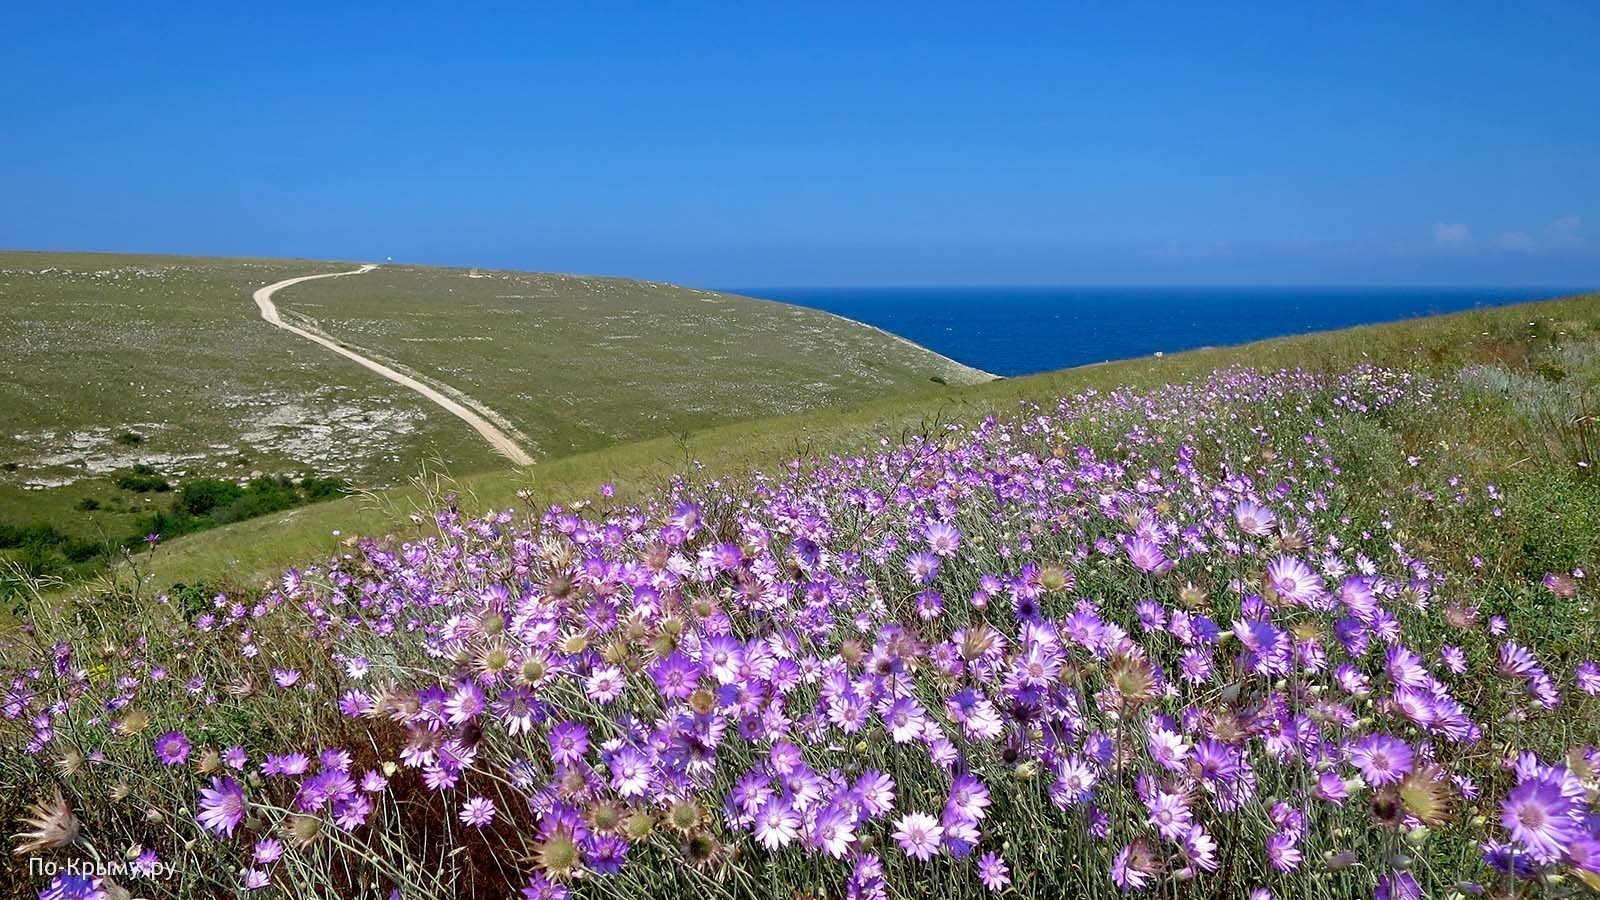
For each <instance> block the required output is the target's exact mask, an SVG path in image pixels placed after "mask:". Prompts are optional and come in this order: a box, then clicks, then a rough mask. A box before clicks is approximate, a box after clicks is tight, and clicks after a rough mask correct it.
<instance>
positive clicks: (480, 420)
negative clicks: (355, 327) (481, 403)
mask: <svg viewBox="0 0 1600 900" xmlns="http://www.w3.org/2000/svg"><path fill="white" fill-rule="evenodd" d="M376 268H377V266H375V265H371V264H368V265H364V266H362V267H361V268H359V269H351V270H350V271H348V272H328V273H325V274H322V275H301V276H300V277H298V278H285V279H284V280H283V281H280V282H278V283H276V284H269V285H267V286H266V287H264V288H261V289H260V290H258V291H256V292H255V294H254V295H253V296H254V298H255V301H256V306H257V307H259V308H260V310H261V318H262V319H263V320H265V321H266V322H268V323H269V324H271V325H274V326H276V327H278V328H282V329H283V330H284V331H288V332H291V333H293V334H296V335H299V336H300V337H303V338H305V339H306V340H308V341H311V342H312V343H314V344H321V345H322V346H324V347H327V348H328V349H329V350H332V351H333V352H335V353H337V354H339V355H340V356H343V357H344V358H346V359H348V360H351V361H352V362H355V363H357V364H358V365H361V366H362V367H364V368H366V369H368V370H370V371H373V372H376V373H378V374H379V375H382V376H383V377H384V378H387V379H389V380H390V381H392V382H394V383H395V384H398V385H402V386H404V387H407V388H410V389H411V390H413V391H416V392H417V393H419V394H421V395H422V396H424V397H426V398H428V399H429V400H430V401H432V402H433V403H435V404H436V405H438V406H439V407H441V408H442V409H444V411H445V412H448V413H450V414H451V415H452V416H455V417H456V418H458V419H460V420H461V421H463V422H466V423H467V424H468V425H471V426H472V430H473V431H476V432H477V433H478V434H480V435H482V436H483V439H484V440H486V441H488V442H489V446H491V447H493V448H494V450H495V452H496V453H499V454H500V455H501V456H504V457H505V458H506V459H509V460H511V461H512V462H513V463H516V464H517V465H519V466H528V465H532V464H533V457H531V456H529V455H528V452H527V451H526V450H524V449H522V448H521V447H520V446H518V445H517V442H516V441H513V440H512V439H511V438H510V436H509V435H507V434H506V433H505V432H504V431H501V430H500V429H499V428H496V427H495V425H494V423H492V422H490V421H489V420H488V419H485V418H484V417H483V416H481V415H478V413H476V412H474V411H473V410H471V409H469V408H467V407H466V406H464V405H462V404H461V403H458V402H456V401H455V400H452V399H451V398H449V397H446V396H445V395H444V394H441V393H439V392H438V391H436V390H434V389H433V388H431V387H429V386H428V385H426V384H423V383H422V382H420V381H418V380H416V379H415V378H412V377H411V376H409V375H406V374H405V373H403V372H396V371H395V370H394V369H391V368H389V367H388V366H386V365H384V364H383V363H380V362H378V361H376V360H373V359H368V358H367V357H365V356H362V355H361V354H359V353H357V352H355V351H354V350H351V349H350V348H349V347H346V346H344V345H342V344H340V343H339V342H337V341H334V340H332V339H330V338H327V337H324V336H323V335H320V334H317V333H316V332H312V331H307V330H306V329H304V328H301V327H299V326H297V325H290V324H289V323H288V322H285V321H284V320H283V317H281V316H279V315H278V307H277V305H276V304H274V303H273V302H272V295H273V294H275V293H277V292H278V291H281V290H283V289H284V288H286V287H291V286H293V285H296V284H299V283H300V282H302V281H315V280H316V279H318V278H342V277H344V276H345V275H362V274H365V273H367V272H371V271H372V270H373V269H376Z"/></svg>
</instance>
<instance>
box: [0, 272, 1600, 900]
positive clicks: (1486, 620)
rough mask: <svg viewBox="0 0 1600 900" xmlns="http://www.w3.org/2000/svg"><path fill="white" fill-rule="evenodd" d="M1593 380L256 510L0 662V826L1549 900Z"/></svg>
mask: <svg viewBox="0 0 1600 900" xmlns="http://www.w3.org/2000/svg"><path fill="white" fill-rule="evenodd" d="M1597 397H1600V298H1597V297H1595V296H1586V297H1575V298H1569V299H1566V300H1560V301H1554V302H1549V303H1541V304H1530V305H1526V306H1521V307H1510V308H1500V309H1493V310H1485V311H1478V312H1472V313H1464V314H1458V315H1452V316H1445V317H1438V318H1433V319H1426V320H1417V321H1411V322H1404V323H1398V324H1393V325H1382V326H1373V327H1367V328H1359V329H1351V330H1348V331H1342V332H1331V333H1325V334H1320V335H1311V336H1306V337H1297V338H1291V339H1284V340H1277V341H1268V342H1262V343H1259V344H1254V345H1250V346H1245V347H1237V348H1222V349H1215V350H1207V351H1200V352H1195V353H1189V354H1180V355H1177V356H1173V357H1167V358H1163V359H1159V360H1157V359H1146V360H1134V361H1128V362H1124V363H1117V364H1111V365H1104V366H1097V367H1090V368H1085V369H1078V370H1071V371H1065V372H1058V373H1052V374H1049V375H1044V376H1038V377H1035V378H1027V379H1017V380H1015V381H1005V382H998V383H992V384H983V385H977V386H972V387H966V388H958V389H952V390H949V391H944V392H940V393H934V394H924V395H918V396H914V397H898V398H888V399H884V400H875V401H870V402H867V403H864V404H859V405H856V406H853V407H849V408H843V409H829V410H822V411H813V412H808V413H801V414H796V415H791V416H784V417H777V418H769V419H760V420H754V421H748V422H739V423H733V424H728V425H721V426H716V427H712V428H706V429H702V430H700V431H697V432H694V433H693V434H691V435H689V436H688V437H686V438H682V439H679V440H665V439H655V440H653V441H644V442H638V443H633V444H627V445H623V446H620V447H613V448H608V449H605V450H599V451H592V452H588V453H580V454H574V455H571V456H566V457H561V458H557V459H552V460H550V461H548V462H546V463H543V464H541V465H538V466H534V467H531V468H530V469H528V470H526V471H523V472H518V473H510V474H508V473H491V474H486V475H481V476H472V477H464V478H461V479H459V480H458V483H457V484H456V485H455V487H456V488H457V489H459V490H461V491H462V492H463V494H462V496H460V497H454V498H451V497H446V496H444V489H447V488H448V487H449V485H448V484H437V483H436V484H435V485H434V487H435V490H433V491H432V492H425V491H422V490H420V489H409V490H399V491H389V492H384V493H382V494H380V495H373V496H369V497H367V498H364V499H358V498H351V499H346V500H341V501H337V502H333V503H328V504H322V505H314V506H308V507H305V508H302V509H299V510H296V511H294V512H291V513H288V514H286V515H283V516H267V517H261V518H257V519H255V520H252V521H249V522H245V523H241V524H239V525H235V526H230V527H227V528H221V529H216V530H214V531H211V532H208V533H205V534H200V535H195V536H192V537H188V538H184V539H181V540H178V541H175V542H173V543H172V544H171V545H170V546H166V545H163V546H160V547H158V548H157V549H156V550H155V551H154V552H152V553H150V554H142V555H140V556H138V557H137V558H136V560H135V561H134V566H133V569H132V571H129V572H124V573H122V574H123V575H124V576H129V575H136V576H137V577H136V578H135V577H122V578H120V579H119V581H118V582H117V583H116V584H114V585H108V586H106V587H105V589H95V590H80V591H77V592H74V593H72V594H70V595H61V596H55V597H50V598H46V602H37V603H34V604H32V606H31V608H29V609H25V610H23V613H24V615H26V616H27V617H28V618H29V619H30V627H28V628H13V629H9V630H5V629H0V680H4V682H5V683H6V684H7V685H8V689H7V692H6V693H5V694H4V695H3V696H0V738H3V739H0V780H4V781H5V783H6V784H8V785H14V786H15V789H14V790H12V791H8V792H7V793H6V794H5V795H4V796H0V815H4V816H7V817H12V818H18V819H21V820H22V825H21V829H22V830H21V832H20V833H19V835H18V837H17V840H18V841H20V842H22V843H23V844H24V848H25V849H27V850H29V851H30V852H34V853H37V854H41V855H44V856H47V857H49V858H70V856H71V854H92V855H95V857H96V858H117V857H116V856H114V854H116V855H121V856H122V857H125V858H131V859H136V860H141V861H142V866H143V868H142V869H135V868H132V867H130V868H129V870H128V872H127V873H125V874H124V873H122V872H120V871H119V872H118V873H116V875H114V876H113V877H114V879H115V880H116V881H118V882H119V883H121V882H124V881H132V882H135V883H134V884H133V885H132V889H135V890H139V889H143V888H146V887H152V888H155V889H156V890H157V892H158V893H162V894H167V895H171V896H178V897H207V896H216V895H218V894H223V895H226V894H230V893H235V892H238V891H240V890H242V889H247V888H264V887H266V886H268V885H272V886H275V888H276V890H278V891H281V892H283V893H285V894H287V895H290V896H341V897H345V896H348V897H375V898H376V897H386V896H391V895H392V894H393V893H394V892H399V893H400V894H402V895H404V896H408V897H410V896H415V897H426V898H435V897H437V898H446V897H456V896H506V895H511V894H515V893H517V892H521V893H523V894H524V895H525V896H528V897H533V898H579V900H588V898H602V897H606V898H624V900H644V898H651V897H662V896H685V895H695V896H705V897H716V898H723V900H745V898H752V900H753V898H758V897H773V896H790V895H794V896H812V897H824V896H826V897H847V896H860V897H870V896H877V897H886V896H897V897H911V896H929V897H933V896H937V897H951V898H960V900H978V898H980V897H989V896H1016V897H1041V898H1043V897H1109V896H1120V895H1121V894H1123V893H1130V892H1132V891H1134V890H1138V889H1141V888H1148V889H1149V891H1150V894H1151V895H1152V896H1174V897H1176V896H1189V895H1194V896H1207V897H1245V896H1251V897H1260V896H1274V897H1378V898H1385V897H1388V898H1398V897H1460V898H1465V897H1472V896H1506V897H1510V896H1516V897H1527V898H1534V897H1541V898H1557V897H1575V896H1580V895H1586V892H1587V891H1592V890H1595V889H1600V818H1597V817H1596V815H1595V814H1596V813H1597V812H1600V809H1596V806H1597V804H1596V798H1597V797H1600V774H1597V773H1600V749H1597V747H1600V627H1597V622H1600V617H1597V616H1596V615H1595V609H1594V587H1593V583H1592V582H1593V579H1594V575H1593V573H1594V572H1595V571H1597V569H1600V538H1597V535H1600V478H1597V477H1596V472H1595V468H1594V462H1595V455H1596V449H1597V448H1600V429H1597V427H1596V422H1595V419H1594V410H1595V409H1596V402H1595V401H1596V398H1597ZM846 452H847V453H849V454H850V456H848V457H841V456H838V455H835V454H837V453H846ZM752 469H761V470H763V472H762V473H754V472H752V471H751V470H752ZM602 482H612V483H614V485H615V487H616V490H615V492H614V496H612V495H609V494H611V493H613V492H607V491H604V490H602V489H601V488H600V484H601V483H602ZM519 494H520V495H521V496H519ZM519 504H521V505H520V506H519ZM553 504H557V505H553ZM506 506H511V507H516V508H513V509H511V510H510V511H509V512H502V511H500V510H498V509H493V508H491V507H506ZM287 563H293V564H295V565H296V566H297V569H296V570H295V571H289V572H284V571H280V570H278V568H277V567H279V566H281V565H283V564H287ZM174 578H183V579H185V580H188V581H190V584H188V585H187V587H186V588H185V589H181V590H169V589H167V588H166V584H167V583H169V582H170V581H171V580H172V579H174ZM195 582H199V583H195ZM25 805H26V806H27V808H26V809H24V808H23V807H24V806H25ZM158 863H161V864H164V865H165V866H169V867H170V868H167V869H161V868H159V867H158V866H157V864H158ZM47 877H48V876H39V875H36V874H32V873H29V872H27V871H25V870H24V867H21V866H13V867H11V868H10V869H9V870H5V871H4V872H0V892H5V893H8V894H17V895H22V894H24V893H26V892H33V891H37V890H40V889H42V888H45V886H46V878H47ZM65 878H66V876H57V880H56V882H55V884H54V886H53V887H51V888H49V890H51V891H53V892H54V893H52V894H50V896H56V895H62V894H64V893H65V892H66V890H67V889H68V888H72V887H78V886H81V885H76V884H75V883H73V882H71V881H69V880H65ZM108 886H109V885H108ZM997 892H998V893H997ZM1263 892H1265V893H1263ZM119 895H120V894H119Z"/></svg>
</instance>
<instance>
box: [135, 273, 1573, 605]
mask: <svg viewBox="0 0 1600 900" xmlns="http://www.w3.org/2000/svg"><path fill="white" fill-rule="evenodd" d="M1596 338H1600V295H1595V294H1588V295H1582V296H1577V297H1570V298H1565V299H1560V300H1552V301H1546V302H1541V303H1529V304H1519V305H1515V306H1505V307H1497V308H1492V309H1482V310H1472V311H1468V312H1461V313H1454V314H1450V315H1444V316H1435V317H1429V318H1425V319H1413V320H1407V321H1402V322H1393V323H1385V324H1381V325H1369V326H1362V327H1357V328H1350V329H1343V330H1339V331H1330V332H1321V333H1316V334H1309V335H1299V336H1294V337H1286V338H1279V339H1273V340H1267V341H1259V342H1256V343H1252V344H1246V345H1242V346H1238V347H1220V348H1209V349H1204V350H1195V351H1190V352H1186V353H1177V354H1172V355H1168V356H1164V357H1161V358H1142V359H1134V360H1126V361H1121V362H1114V363H1108V364H1103V365H1096V366H1086V367H1082V368H1077V369H1067V370H1063V371H1060V372H1052V373H1046V374H1042V375H1034V376H1029V377H1025V378H1015V379H1005V380H1001V381H993V382H988V383H985V384H978V385H969V386H966V387H960V388H950V389H940V390H934V391H924V392H921V393H917V394H911V395H906V396H899V397H889V398H883V399H878V400H872V401H867V402H863V403H857V404H854V405H850V406H844V407H840V408H832V409H825V410H817V411H812V412H807V413H800V414H795V415H788V416H781V417H773V418H766V419H758V420H753V421H744V422H736V423H731V424H727V425H722V426H717V427H712V428H705V429H701V430H698V431H694V432H692V433H689V434H686V435H675V436H672V437H662V438H656V439H653V440H647V441H641V442H637V443H632V444H626V445H623V446H619V447H613V448H608V449H605V450H600V451H594V452H588V453H580V454H574V455H572V456H567V457H561V458H556V459H551V460H548V461H546V462H543V463H541V464H540V465H538V466H536V467H534V468H533V469H530V470H527V471H522V472H518V471H508V470H498V471H490V472H484V473H477V474H467V475H459V476H458V477H456V478H453V479H450V478H443V477H442V474H441V473H440V472H439V471H438V470H437V469H435V470H433V471H432V473H431V474H428V475H427V476H426V477H424V478H423V479H422V481H423V483H424V484H425V486H426V487H427V490H424V489H423V488H422V487H420V486H416V485H413V486H407V487H404V488H399V489H395V490H389V491H382V492H376V493H370V494H366V495H363V496H359V497H353V498H350V499H347V500H343V501H338V502H335V503H328V504H321V505H317V506H310V507H306V508H303V509H299V510H295V511H293V512H290V513H286V514H283V515H281V516H270V517H267V518H264V519H261V520H258V521H252V522H245V523H240V524H238V525H234V526H230V527H228V528H225V529H220V530H217V531H214V532H208V533H205V534H200V535H194V536H191V537H187V538H184V539H182V540H180V541H176V542H173V543H172V544H170V545H168V546H164V547H162V548H161V549H160V550H159V551H158V552H157V553H156V554H155V556H154V557H153V558H152V559H151V560H150V561H149V570H148V571H149V573H150V574H151V576H152V577H153V578H154V579H155V580H156V581H157V582H158V583H172V582H193V581H201V580H204V581H214V580H216V579H217V578H218V577H219V573H227V575H226V580H230V581H232V582H234V583H238V584H254V583H259V582H260V581H261V580H262V579H265V578H267V577H269V576H270V575H271V574H272V573H274V572H276V571H278V570H280V569H282V568H283V567H285V566H288V565H292V564H295V563H297V562H302V561H304V560H307V559H313V558H317V557H319V556H320V555H323V554H324V553H326V552H327V551H329V550H331V549H333V548H336V547H337V546H338V545H339V544H340V542H341V541H343V540H345V539H347V538H348V537H349V536H350V535H352V534H357V533H360V534H382V533H385V532H398V531H406V530H409V529H411V528H412V527H413V526H412V524H411V522H410V521H409V518H408V517H409V516H411V515H413V514H416V513H418V512H419V511H421V510H424V509H425V508H426V506H427V503H428V498H429V495H430V493H436V492H437V490H438V488H440V486H441V485H444V486H446V487H448V488H450V489H454V490H457V491H459V492H460V493H461V494H463V495H464V496H465V497H467V498H468V499H467V500H466V501H464V505H466V506H467V507H468V508H488V507H505V506H510V505H513V504H514V503H516V502H517V499H518V497H517V495H518V492H519V491H531V492H532V495H533V496H534V497H535V498H536V499H537V500H538V501H540V502H559V503H567V502H571V501H573V500H578V499H585V498H589V499H592V498H594V497H595V496H596V490H597V489H598V487H599V485H600V484H601V483H603V482H611V483H614V484H615V485H617V486H618V487H619V489H620V490H621V491H622V492H623V493H624V495H626V494H628V493H629V492H630V491H631V490H634V489H636V488H637V487H638V486H641V485H645V486H648V485H654V484H656V483H659V482H660V481H662V480H664V479H666V478H667V477H670V476H671V475H673V474H675V473H677V472H680V471H685V470H689V469H693V470H695V471H696V472H697V473H698V474H697V475H696V477H699V478H707V477H714V476H719V475H731V474H736V473H740V472H745V471H749V470H752V469H766V470H776V469H777V468H779V467H781V466H783V465H784V464H785V463H787V462H788V461H789V460H792V459H796V458H806V457H812V456H818V455H826V454H829V453H847V452H854V451H859V450H861V449H863V448H866V447H870V446H872V445H873V444H874V443H875V442H877V441H878V440H879V439H882V438H892V439H901V438H903V437H905V436H907V435H912V434H928V433H932V432H934V431H935V430H937V428H938V427H939V425H940V424H941V423H944V422H951V421H959V422H972V421H975V420H978V419H981V418H983V417H985V416H989V415H1001V416H1009V415H1012V414H1014V413H1015V412H1016V410H1017V409H1018V408H1019V405H1020V404H1024V403H1041V402H1048V401H1050V400H1051V399H1052V398H1055V397H1059V396H1063V395H1068V394H1072V393H1076V392H1078V391H1081V390H1084V389H1089V388H1094V389H1099V390H1107V389H1111V388H1114V387H1117V386H1124V385H1126V386H1135V387H1149V386H1154V385H1159V384H1163V383H1168V382H1171V381H1178V380H1183V379H1186V378H1192V377H1195V376H1197V375H1200V374H1203V373H1206V372H1209V371H1211V370H1213V369H1216V368H1219V367H1225V366H1232V365H1249V366H1255V367H1264V368H1276V367H1296V366H1300V367H1305V368H1307V369H1311V370H1319V371H1332V370H1337V369H1340V368H1344V367H1348V366H1351V365H1355V364H1358V363H1362V362H1373V363H1379V364H1383V365H1389V366H1394V367H1397V368H1403V369H1407V370H1410V371H1422V372H1433V373H1454V372H1455V371H1456V370H1458V369H1460V368H1462V367H1479V368H1482V367H1487V368H1490V369H1498V370H1501V371H1508V372H1531V371H1532V368H1533V366H1534V365H1536V364H1537V363H1538V361H1540V360H1542V359H1544V358H1545V357H1546V356H1549V355H1550V354H1554V353H1558V352H1559V353H1564V354H1568V355H1570V354H1571V353H1572V352H1574V351H1572V350H1570V349H1564V348H1568V347H1571V346H1575V345H1580V344H1582V343H1583V341H1585V340H1593V339H1596ZM1552 358H1553V357H1552ZM1452 377H1454V376H1453V374H1452ZM1584 384H1587V382H1584V381H1583V380H1582V378H1581V377H1580V378H1576V379H1574V380H1573V381H1572V382H1571V384H1569V387H1572V386H1574V385H1577V386H1582V385H1584ZM1586 390H1587V389H1585V391H1586ZM1590 396H1592V395H1590ZM1593 407H1594V404H1592V403H1591V405H1590V407H1589V408H1591V409H1592V408H1593ZM1590 424H1591V426H1592V423H1590ZM1582 427H1583V423H1579V425H1578V428H1580V429H1581V428H1582ZM1528 433H1534V434H1540V435H1545V436H1549V437H1551V439H1556V438H1558V437H1559V436H1560V435H1563V434H1569V433H1570V429H1568V428H1563V427H1559V426H1558V425H1557V424H1552V423H1549V422H1540V423H1539V426H1538V428H1537V429H1535V430H1533V431H1531V432H1528ZM1515 434H1516V435H1519V437H1515V438H1513V437H1511V436H1509V435H1501V436H1498V437H1489V436H1480V437H1481V438H1482V439H1483V440H1485V441H1491V440H1513V439H1515V440H1522V438H1521V437H1520V435H1522V434H1524V432H1523V431H1521V430H1519V431H1516V432H1515ZM1549 452H1552V451H1551V450H1550V448H1548V447H1544V446H1538V447H1535V446H1527V447H1523V448H1521V455H1522V456H1534V455H1538V456H1541V457H1542V456H1543V455H1544V454H1547V453H1549ZM455 471H456V472H457V473H459V472H460V470H459V469H458V470H455Z"/></svg>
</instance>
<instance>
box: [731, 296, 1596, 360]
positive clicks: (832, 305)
mask: <svg viewBox="0 0 1600 900" xmlns="http://www.w3.org/2000/svg"><path fill="white" fill-rule="evenodd" d="M1583 292H1584V289H1583V288H1560V287H1521V288H1505V287H1492V288H1471V287H1394V288H1384V287H1209V286H1208V287H860V288H850V287H789V288H771V287H768V288H741V289H734V290H733V293H738V294H743V295H745V296H748V297H760V298H763V299H767V300H781V301H784V302H786V303H793V304H796V305H798V306H809V307H811V308H813V309H820V310H825V311H827V312H831V313H834V314H837V315H841V316H845V317H847V318H851V319H855V320H857V321H859V322H865V323H867V324H869V325H876V326H877V327H879V328H882V329H883V330H885V331H888V332H892V333H894V334H897V335H900V336H901V337H904V338H907V339H909V340H912V341H915V342H916V343H918V344H921V345H923V346H924V347H927V348H929V349H931V350H934V351H936V352H938V353H942V354H944V355H945V356H948V357H950V358H951V359H954V360H957V361H958V362H963V363H966V364H967V365H969V366H973V367H975V368H979V369H983V370H984V371H987V372H992V373H994V374H996V375H1005V376H1015V375H1027V374H1030V373H1033V372H1044V371H1048V370H1051V369H1061V368H1065V367H1068V366H1081V365H1086V364H1088V363H1097V362H1104V361H1106V360H1113V359H1128V358H1131V357H1137V356H1148V355H1151V354H1155V353H1173V352H1176V351H1179V350H1191V349H1195V348H1197V347H1209V346H1221V345H1226V344H1240V343H1245V342H1247V341H1254V340H1259V339H1261V338H1269V337H1279V336H1282V335H1291V334H1302V333H1304V332H1308V331H1323V330H1326V329H1329V328H1344V327H1346V326H1349V325H1362V324H1366V323H1370V322H1388V321H1393V320H1396V319H1405V318H1410V317H1413V316H1428V315H1434V314H1436V313H1446V312H1455V311H1458V310H1464V309H1473V308H1475V307H1485V306H1496V305H1501V304H1506V303H1521V302H1524V301H1528V300H1543V299H1548V298H1552V297H1563V296H1568V295H1571V294H1577V293H1583Z"/></svg>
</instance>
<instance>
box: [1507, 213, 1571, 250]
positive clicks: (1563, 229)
mask: <svg viewBox="0 0 1600 900" xmlns="http://www.w3.org/2000/svg"><path fill="white" fill-rule="evenodd" d="M1494 243H1495V246H1496V247H1499V248H1500V249H1502V250H1509V251H1512V252H1515V253H1539V252H1544V251H1558V250H1576V249H1578V248H1581V247H1584V246H1586V245H1587V244H1588V241H1587V239H1585V238H1584V236H1583V217H1582V216H1562V217H1561V218H1559V219H1556V220H1555V221H1554V222H1551V223H1550V224H1548V225H1546V226H1544V228H1542V229H1540V231H1539V237H1534V236H1533V235H1531V234H1529V233H1528V232H1526V231H1507V232H1505V233H1503V234H1501V235H1500V236H1499V237H1497V238H1495V241H1494Z"/></svg>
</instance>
